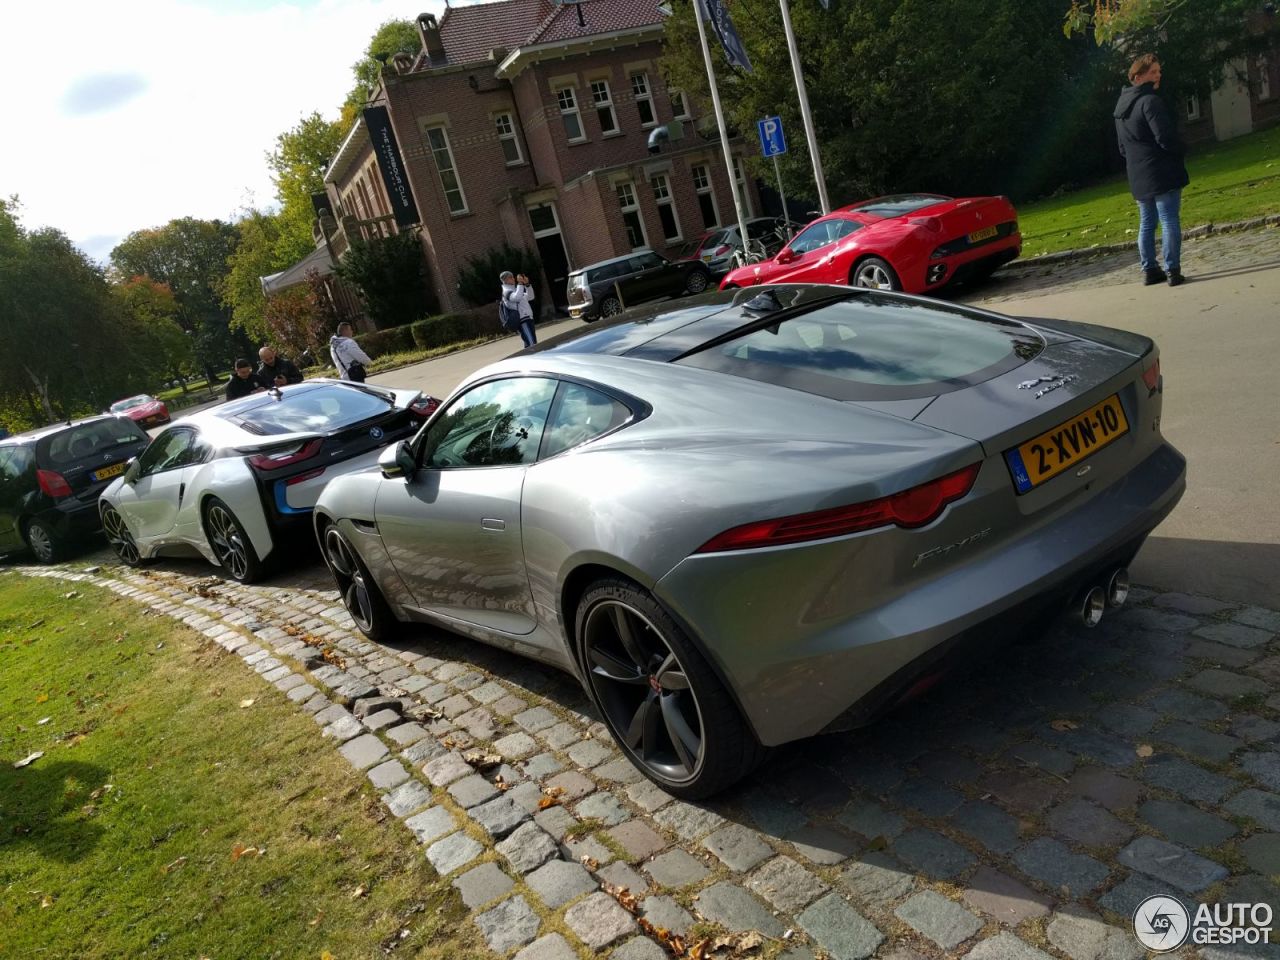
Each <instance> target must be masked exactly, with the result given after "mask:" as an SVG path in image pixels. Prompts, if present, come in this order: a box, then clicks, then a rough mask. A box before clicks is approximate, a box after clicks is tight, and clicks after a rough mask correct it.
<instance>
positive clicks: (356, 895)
mask: <svg viewBox="0 0 1280 960" xmlns="http://www.w3.org/2000/svg"><path fill="white" fill-rule="evenodd" d="M368 893H369V888H368V887H366V886H365V885H364V884H363V883H362V884H360V886H358V887H356V888H355V889H354V890H352V891H351V899H352V900H358V899H360V898H361V897H364V896H367V895H368Z"/></svg>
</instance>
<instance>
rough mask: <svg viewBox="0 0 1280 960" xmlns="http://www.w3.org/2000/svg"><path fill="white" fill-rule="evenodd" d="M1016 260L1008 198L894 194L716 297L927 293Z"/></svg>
mask: <svg viewBox="0 0 1280 960" xmlns="http://www.w3.org/2000/svg"><path fill="white" fill-rule="evenodd" d="M1021 252H1022V234H1020V233H1019V232H1018V211H1017V210H1015V209H1014V208H1013V204H1012V203H1010V202H1009V200H1008V198H1007V197H966V198H964V199H955V198H953V197H943V196H939V195H938V194H931V193H912V194H899V195H897V196H892V197H880V198H879V199H876V200H866V201H863V202H862V203H855V204H853V205H851V206H848V207H842V208H841V209H839V210H835V211H832V212H831V213H829V214H827V215H826V216H825V217H820V218H819V219H817V220H814V221H813V222H812V223H811V224H809V225H808V226H807V227H805V229H804V230H802V231H801V232H800V233H798V234H797V235H796V236H795V237H794V238H792V240H791V242H790V243H789V244H787V245H786V246H785V247H783V248H782V249H781V250H779V251H778V252H777V253H776V254H775V255H774V256H773V257H772V258H771V259H769V260H763V261H761V262H760V263H749V264H747V265H746V266H742V267H738V268H737V269H736V270H731V271H730V272H729V273H728V274H726V275H725V278H724V279H723V280H722V281H720V289H721V290H727V289H730V288H733V287H749V286H754V285H755V284H758V283H847V284H850V285H851V286H858V287H877V288H879V289H882V290H905V291H906V292H907V293H930V292H932V291H934V290H938V289H940V288H941V287H943V286H945V285H946V284H948V283H951V282H952V281H954V280H957V279H972V278H975V277H982V276H986V275H987V274H989V273H991V272H992V271H993V270H995V269H996V267H999V266H1000V265H1002V264H1005V263H1008V262H1009V261H1010V260H1012V259H1014V257H1016V256H1017V255H1018V254H1019V253H1021Z"/></svg>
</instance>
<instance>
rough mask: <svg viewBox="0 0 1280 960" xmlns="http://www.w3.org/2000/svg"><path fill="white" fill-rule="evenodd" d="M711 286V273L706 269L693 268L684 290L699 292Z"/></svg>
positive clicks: (686, 291)
mask: <svg viewBox="0 0 1280 960" xmlns="http://www.w3.org/2000/svg"><path fill="white" fill-rule="evenodd" d="M709 286H711V275H710V274H709V273H707V271H705V270H693V271H691V272H690V273H689V278H688V279H687V280H686V281H685V286H684V291H685V293H692V294H697V293H702V292H703V291H704V290H706V289H707V287H709Z"/></svg>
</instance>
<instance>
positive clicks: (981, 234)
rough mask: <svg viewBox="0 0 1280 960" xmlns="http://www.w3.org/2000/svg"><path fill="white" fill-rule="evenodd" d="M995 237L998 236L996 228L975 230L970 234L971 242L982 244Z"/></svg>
mask: <svg viewBox="0 0 1280 960" xmlns="http://www.w3.org/2000/svg"><path fill="white" fill-rule="evenodd" d="M995 235H996V228H995V227H987V228H985V229H983V230H975V231H974V232H973V233H971V234H969V242H970V243H981V242H982V241H983V240H990V239H991V238H992V237H994V236H995Z"/></svg>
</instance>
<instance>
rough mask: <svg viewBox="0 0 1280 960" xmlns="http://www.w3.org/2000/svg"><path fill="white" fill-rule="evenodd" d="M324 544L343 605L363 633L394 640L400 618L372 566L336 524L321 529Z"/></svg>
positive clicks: (381, 639) (322, 546)
mask: <svg viewBox="0 0 1280 960" xmlns="http://www.w3.org/2000/svg"><path fill="white" fill-rule="evenodd" d="M320 547H321V552H322V553H323V554H324V562H325V565H326V566H327V567H328V568H329V572H330V573H331V574H332V575H333V581H334V584H335V585H336V586H337V588H338V596H340V597H341V598H342V605H343V606H344V607H345V608H346V610H347V613H348V614H350V615H351V619H352V620H354V621H355V624H356V626H357V627H358V628H359V629H360V632H361V633H363V634H364V635H365V636H366V637H368V638H369V639H370V640H372V641H373V642H374V643H384V642H386V641H387V640H390V639H392V638H393V637H394V636H395V635H396V634H397V633H398V632H399V631H400V626H401V624H400V621H399V620H397V619H396V616H395V614H394V613H392V612H391V606H390V605H389V604H388V603H387V601H386V598H385V597H383V595H382V591H381V590H379V589H378V585H377V583H375V582H374V579H373V576H372V575H371V574H370V573H369V568H368V567H366V566H365V565H364V563H363V562H362V561H361V559H360V555H359V554H358V553H356V550H355V547H353V546H351V542H350V541H349V540H348V539H347V538H346V537H345V536H343V535H342V531H341V530H339V529H338V525H337V524H336V523H331V524H329V525H328V526H327V527H325V528H324V530H323V531H321V533H320Z"/></svg>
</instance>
